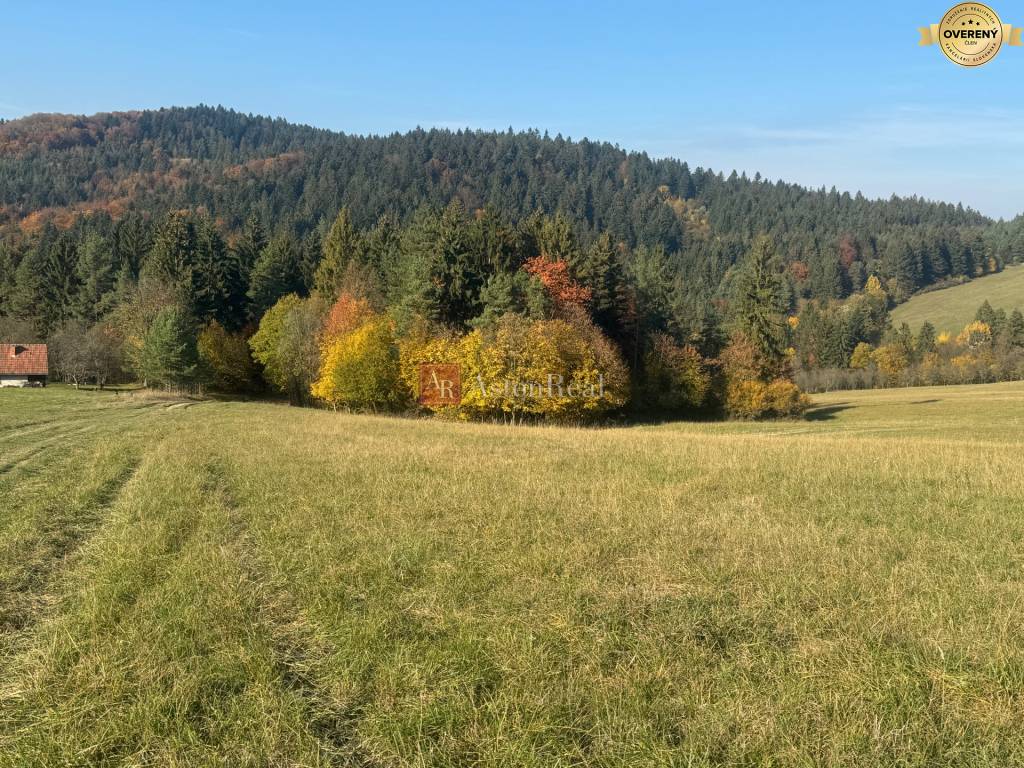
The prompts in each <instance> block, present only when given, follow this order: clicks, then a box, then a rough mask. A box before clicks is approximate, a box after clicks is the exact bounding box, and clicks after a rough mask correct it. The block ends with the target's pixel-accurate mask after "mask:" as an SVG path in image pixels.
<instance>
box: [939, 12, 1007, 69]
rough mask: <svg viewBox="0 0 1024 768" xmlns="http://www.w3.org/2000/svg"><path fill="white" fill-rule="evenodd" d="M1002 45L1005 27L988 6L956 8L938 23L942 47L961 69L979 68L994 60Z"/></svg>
mask: <svg viewBox="0 0 1024 768" xmlns="http://www.w3.org/2000/svg"><path fill="white" fill-rule="evenodd" d="M1002 45H1003V24H1002V22H1001V21H1000V20H999V16H997V15H996V12H995V11H993V10H992V9H991V8H989V7H988V6H987V5H981V4H980V3H960V5H954V6H953V7H952V8H950V9H949V10H948V11H946V15H945V16H943V17H942V21H940V22H939V47H940V48H942V52H943V53H944V54H946V58H947V59H949V60H950V61H952V62H953V63H955V64H959V65H960V66H963V67H979V66H981V65H982V64H984V63H986V62H988V61H991V60H992V59H994V58H995V56H996V54H997V53H999V49H1000V48H1001V47H1002Z"/></svg>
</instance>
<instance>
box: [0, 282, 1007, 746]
mask: <svg viewBox="0 0 1024 768" xmlns="http://www.w3.org/2000/svg"><path fill="white" fill-rule="evenodd" d="M979 282H981V281H979ZM816 403H817V407H816V409H815V410H814V411H812V412H811V413H810V414H809V416H808V417H807V419H805V420H801V421H790V422H775V423H756V424H751V423H706V424H690V423H683V424H681V423H674V424H663V425H653V426H635V427H625V428H614V429H596V430H579V429H568V428H548V427H525V428H524V427H514V428H512V427H502V426H490V425H471V424H452V423H442V422H437V421H413V420H403V419H396V418H383V417H379V418H378V417H370V416H350V415H343V414H335V413H330V412H324V411H313V410H299V409H292V408H288V407H285V406H281V405H275V404H265V403H242V402H214V401H208V402H198V403H190V402H175V401H170V400H160V399H148V398H146V397H144V396H142V395H129V394H112V393H94V392H75V391H73V390H70V389H67V388H63V387H51V388H49V389H47V390H19V391H10V390H8V391H0V766H60V765H139V766H142V765H160V766H214V765H231V766H328V765H346V766H348V765H352V766H357V765H361V766H435V765H436V766H455V765H460V766H462V765H486V766H570V765H573V766H584V765H586V766H590V765H599V766H638V765H677V766H700V765H758V766H769V765H777V766H811V765H823V766H825V765H828V766H840V765H841V766H864V765H878V766H883V765H884V766H890V765H893V766H895V765H899V766H940V765H941V766H1009V765H1021V764H1024V570H1022V566H1024V509H1022V506H1024V505H1022V499H1024V471H1022V470H1021V462H1022V456H1024V433H1022V428H1024V385H1022V384H1018V383H1015V384H997V385H984V386H974V387H943V388H935V389H903V390H884V391H874V392H842V393H837V394H833V395H828V396H818V397H816Z"/></svg>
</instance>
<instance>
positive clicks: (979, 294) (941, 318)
mask: <svg viewBox="0 0 1024 768" xmlns="http://www.w3.org/2000/svg"><path fill="white" fill-rule="evenodd" d="M986 300H987V301H988V302H989V304H991V305H992V306H993V307H994V308H995V309H1005V310H1006V314H1010V312H1012V311H1013V310H1015V309H1020V310H1022V311H1024V266H1011V267H1007V268H1006V269H1004V270H1003V271H1002V272H997V273H995V274H994V275H985V276H984V277H979V278H976V279H974V280H971V281H970V282H967V283H964V284H963V285H955V286H953V287H952V288H943V289H942V290H941V291H929V292H927V293H920V294H918V295H917V296H914V297H913V298H911V299H910V301H907V302H905V303H903V304H900V305H899V306H898V307H896V308H895V309H894V310H893V311H892V322H893V325H894V326H897V327H898V326H899V324H900V323H907V324H908V325H909V326H910V328H911V330H912V331H914V332H915V333H916V332H917V331H918V329H919V328H920V327H921V325H922V323H924V321H925V320H927V321H929V322H930V323H931V324H932V325H934V326H935V330H937V331H940V332H941V331H949V332H950V333H952V334H954V335H956V334H957V333H959V332H960V331H961V330H962V329H963V327H964V326H965V325H967V324H968V323H969V322H971V321H972V320H973V319H974V316H975V314H976V313H977V312H978V307H980V306H981V305H982V303H983V302H984V301H986Z"/></svg>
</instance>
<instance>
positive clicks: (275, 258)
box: [248, 234, 302, 320]
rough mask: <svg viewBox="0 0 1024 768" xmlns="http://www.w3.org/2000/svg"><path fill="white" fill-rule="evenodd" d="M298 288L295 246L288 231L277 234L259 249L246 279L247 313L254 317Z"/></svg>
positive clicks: (297, 261)
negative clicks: (247, 288)
mask: <svg viewBox="0 0 1024 768" xmlns="http://www.w3.org/2000/svg"><path fill="white" fill-rule="evenodd" d="M301 290H302V273H301V271H300V268H299V248H298V245H297V244H296V243H295V239H294V238H293V237H292V236H291V235H288V234H285V235H278V236H277V237H275V238H274V239H273V240H271V241H270V245H268V246H267V247H266V248H264V249H263V253H261V254H260V257H259V258H258V259H257V260H256V264H255V265H254V266H253V269H252V274H251V276H250V279H249V291H248V297H249V316H250V317H251V318H252V319H254V320H258V319H259V318H260V317H261V316H262V315H263V313H264V312H266V311H267V310H268V309H270V307H272V306H273V305H274V303H275V302H276V301H277V300H278V299H279V298H281V297H282V296H286V295H287V294H289V293H298V292H299V291H301Z"/></svg>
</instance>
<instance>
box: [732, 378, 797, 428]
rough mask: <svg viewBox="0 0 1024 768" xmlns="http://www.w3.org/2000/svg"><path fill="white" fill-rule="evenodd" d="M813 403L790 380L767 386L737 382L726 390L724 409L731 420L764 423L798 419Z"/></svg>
mask: <svg viewBox="0 0 1024 768" xmlns="http://www.w3.org/2000/svg"><path fill="white" fill-rule="evenodd" d="M808 405H810V401H809V400H808V399H807V397H806V396H805V395H803V394H802V393H801V392H800V388H799V387H798V386H797V385H796V384H794V383H793V382H792V381H790V380H789V379H775V380H774V381H770V382H764V381H758V380H756V379H736V380H733V381H730V382H729V384H728V385H727V387H726V400H725V407H726V410H727V411H728V412H729V415H730V416H733V417H735V418H740V419H763V418H772V417H786V416H798V415H800V414H801V413H803V412H804V411H805V410H806V409H807V407H808Z"/></svg>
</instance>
